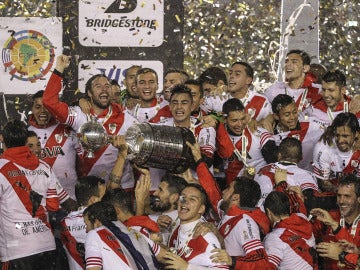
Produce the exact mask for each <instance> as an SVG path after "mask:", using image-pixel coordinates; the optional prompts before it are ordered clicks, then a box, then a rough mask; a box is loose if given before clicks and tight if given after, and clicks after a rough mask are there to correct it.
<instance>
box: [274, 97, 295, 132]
mask: <svg viewBox="0 0 360 270" xmlns="http://www.w3.org/2000/svg"><path fill="white" fill-rule="evenodd" d="M275 118H276V119H277V120H278V121H279V125H280V127H281V128H282V130H283V131H288V130H292V129H295V128H296V125H297V123H298V120H299V115H298V111H297V107H296V104H295V103H291V104H289V105H287V106H285V107H283V108H281V110H280V111H279V113H278V114H276V115H275Z"/></svg>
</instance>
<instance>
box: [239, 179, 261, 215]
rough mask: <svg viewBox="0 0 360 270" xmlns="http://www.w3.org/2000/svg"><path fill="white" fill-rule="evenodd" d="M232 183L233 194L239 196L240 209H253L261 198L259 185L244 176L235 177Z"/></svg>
mask: <svg viewBox="0 0 360 270" xmlns="http://www.w3.org/2000/svg"><path fill="white" fill-rule="evenodd" d="M234 181H235V185H234V194H239V195H240V207H249V208H253V207H255V206H256V204H257V203H258V202H259V200H260V197H261V189H260V185H259V184H258V183H257V182H256V181H254V180H252V179H249V178H247V177H244V176H241V177H236V178H235V179H234Z"/></svg>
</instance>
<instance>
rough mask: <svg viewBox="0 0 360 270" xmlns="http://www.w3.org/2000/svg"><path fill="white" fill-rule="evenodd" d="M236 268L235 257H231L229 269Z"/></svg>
mask: <svg viewBox="0 0 360 270" xmlns="http://www.w3.org/2000/svg"><path fill="white" fill-rule="evenodd" d="M235 266H236V257H235V256H231V265H230V269H232V270H233V269H235Z"/></svg>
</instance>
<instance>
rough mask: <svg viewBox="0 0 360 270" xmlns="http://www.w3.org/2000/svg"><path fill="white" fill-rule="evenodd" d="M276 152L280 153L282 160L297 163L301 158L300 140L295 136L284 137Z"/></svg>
mask: <svg viewBox="0 0 360 270" xmlns="http://www.w3.org/2000/svg"><path fill="white" fill-rule="evenodd" d="M278 153H280V154H281V158H282V159H283V160H284V161H290V162H296V163H298V162H299V161H301V160H302V145H301V142H300V141H299V140H298V139H296V138H293V137H286V138H285V139H283V140H282V141H281V142H280V144H279V149H278ZM279 161H280V160H279Z"/></svg>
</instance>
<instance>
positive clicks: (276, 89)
mask: <svg viewBox="0 0 360 270" xmlns="http://www.w3.org/2000/svg"><path fill="white" fill-rule="evenodd" d="M304 91H305V88H298V89H292V88H290V87H289V85H288V84H287V83H286V82H279V81H277V82H275V83H274V84H273V85H271V86H270V87H269V88H268V89H266V90H265V92H264V95H265V96H266V97H267V98H268V100H269V101H270V102H272V101H273V100H274V98H275V97H276V96H277V95H280V94H286V95H289V96H291V97H292V98H293V99H294V100H295V101H297V100H298V99H299V97H300V96H301V95H302V93H304Z"/></svg>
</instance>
